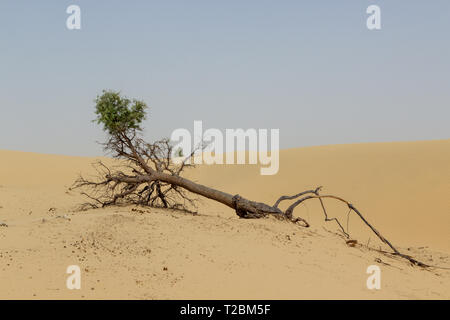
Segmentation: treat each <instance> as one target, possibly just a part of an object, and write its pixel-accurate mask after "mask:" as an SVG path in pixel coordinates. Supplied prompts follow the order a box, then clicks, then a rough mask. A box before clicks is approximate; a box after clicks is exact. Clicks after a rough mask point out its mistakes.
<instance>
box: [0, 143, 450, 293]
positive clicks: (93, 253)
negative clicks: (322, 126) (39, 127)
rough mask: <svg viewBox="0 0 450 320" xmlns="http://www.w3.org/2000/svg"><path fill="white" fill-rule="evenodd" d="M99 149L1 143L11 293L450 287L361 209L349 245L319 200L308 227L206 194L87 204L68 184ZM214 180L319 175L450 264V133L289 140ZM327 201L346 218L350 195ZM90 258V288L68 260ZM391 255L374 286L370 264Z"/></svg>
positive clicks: (213, 172)
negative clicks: (195, 203) (274, 163)
mask: <svg viewBox="0 0 450 320" xmlns="http://www.w3.org/2000/svg"><path fill="white" fill-rule="evenodd" d="M94 160H95V159H93V158H83V157H65V156H54V155H41V154H33V153H24V152H14V151H0V221H2V222H4V223H6V224H7V225H8V226H7V227H6V226H0V298H1V299H9V298H25V299H43V298H51V299H79V298H86V299H89V298H91V299H92V298H93V299H104V298H117V299H130V298H131V299H134V298H136V299H219V298H221V299H241V298H242V299H253V298H254V299H259V298H261V299H262V298H264V299H303V298H308V299H316V298H322V299H331V298H338V299H347V298H354V299H449V298H450V270H448V269H440V268H429V269H428V270H423V269H421V268H418V267H413V266H411V265H409V264H408V263H407V262H405V261H403V260H399V259H397V258H395V259H394V258H393V257H390V256H387V255H385V254H382V253H379V252H377V251H375V250H371V249H369V248H367V247H366V245H367V244H368V245H369V247H371V248H382V249H386V248H385V247H383V245H382V244H381V243H380V242H379V241H378V240H377V239H376V237H375V236H374V235H373V234H371V233H370V232H369V231H368V229H367V228H366V227H364V226H363V225H362V224H361V223H360V222H359V221H358V220H357V218H356V217H355V216H353V215H352V216H350V218H349V221H348V224H349V229H350V232H351V235H352V238H354V239H357V240H358V242H359V243H358V245H357V246H355V247H349V246H348V245H346V243H345V240H344V238H343V237H342V235H340V234H339V232H338V228H337V227H336V225H335V224H333V223H332V222H328V223H325V222H324V221H323V214H322V212H321V211H320V207H319V205H318V203H317V202H314V201H313V202H310V203H307V204H306V205H304V206H302V207H299V208H297V210H296V211H295V214H296V215H299V216H302V217H304V218H305V219H307V220H308V221H309V222H310V223H311V224H312V226H311V227H310V228H308V229H306V228H302V227H300V226H297V225H294V224H291V223H287V222H280V221H277V220H275V219H264V220H240V219H238V218H237V217H236V215H235V214H234V213H233V212H232V210H231V209H229V208H227V207H224V206H222V205H220V204H217V203H214V202H212V201H209V200H203V201H202V203H201V205H200V206H199V210H198V214H197V215H192V214H187V213H182V212H177V211H170V210H161V209H152V208H138V207H134V206H125V207H111V208H106V209H98V210H89V211H78V210H77V206H78V205H79V204H80V203H82V202H83V201H84V199H83V198H82V197H81V196H80V195H79V194H78V193H77V192H73V191H71V192H69V191H68V187H69V186H70V185H71V183H72V182H73V181H74V179H75V178H76V176H77V174H78V173H80V172H83V173H85V172H91V171H92V170H91V167H90V164H91V163H92V162H94ZM188 176H189V177H190V178H193V179H195V180H196V181H198V182H201V183H203V184H206V185H209V186H212V187H217V188H220V189H222V190H224V191H227V192H230V193H233V194H234V193H239V194H241V195H242V196H245V197H248V198H251V199H253V200H257V201H264V202H267V203H273V202H274V201H275V200H276V199H277V198H278V197H279V196H280V195H283V194H295V193H297V192H299V191H302V190H305V189H310V188H312V187H315V186H319V185H322V186H324V193H331V194H335V195H339V196H342V197H344V198H346V199H348V200H349V201H351V202H352V203H353V204H354V205H355V206H356V207H357V208H359V209H360V210H361V212H362V213H363V214H364V215H365V216H366V218H367V219H368V220H369V221H370V222H371V223H373V224H374V225H375V226H376V227H377V229H378V230H380V231H381V232H382V233H383V234H384V235H385V236H386V237H387V238H388V239H389V240H391V242H393V243H394V244H395V245H397V246H398V247H399V248H400V249H401V250H403V251H404V252H405V253H408V254H411V255H413V256H414V257H416V258H418V259H421V260H422V261H423V262H425V263H429V264H432V265H436V266H442V267H447V268H449V267H450V140H442V141H425V142H402V143H376V144H356V145H336V146H323V147H310V148H300V149H290V150H284V151H282V152H281V155H280V171H279V173H278V174H277V175H276V176H260V175H259V166H256V165H253V166H242V165H227V166H201V167H198V168H196V169H195V170H194V171H191V172H190V173H188ZM326 206H327V208H328V210H329V212H330V214H332V215H333V216H336V217H338V218H339V219H340V220H341V221H343V222H344V224H345V225H346V224H347V211H348V210H347V209H346V208H345V207H344V206H342V205H339V204H335V203H333V202H332V201H327V202H326ZM69 265H78V266H80V268H81V270H82V288H81V290H68V289H67V288H66V279H67V277H68V274H66V268H67V267H68V266H69ZM369 265H378V266H379V267H380V268H381V289H380V290H369V289H368V288H367V287H366V280H367V277H368V276H369V275H368V274H367V273H366V269H367V267H368V266H369Z"/></svg>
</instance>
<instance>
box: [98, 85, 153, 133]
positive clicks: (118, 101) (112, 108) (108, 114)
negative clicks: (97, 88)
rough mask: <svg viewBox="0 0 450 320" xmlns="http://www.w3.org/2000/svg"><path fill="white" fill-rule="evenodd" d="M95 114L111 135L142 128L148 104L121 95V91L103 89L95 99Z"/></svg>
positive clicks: (99, 122)
mask: <svg viewBox="0 0 450 320" xmlns="http://www.w3.org/2000/svg"><path fill="white" fill-rule="evenodd" d="M95 103H96V106H95V114H96V115H97V119H95V120H94V121H96V122H97V123H98V124H103V130H105V131H107V132H108V133H109V134H111V135H115V134H118V133H121V132H127V131H129V130H142V128H141V123H142V121H143V120H145V118H146V109H147V105H146V104H145V102H143V101H139V100H136V99H133V100H130V99H128V98H126V97H121V96H120V92H115V91H107V90H103V94H102V95H101V96H97V98H96V99H95Z"/></svg>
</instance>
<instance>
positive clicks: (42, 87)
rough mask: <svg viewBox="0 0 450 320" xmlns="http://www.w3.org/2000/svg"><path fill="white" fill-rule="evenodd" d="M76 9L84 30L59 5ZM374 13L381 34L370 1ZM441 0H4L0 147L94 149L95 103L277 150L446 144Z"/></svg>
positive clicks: (448, 7) (162, 129)
mask: <svg viewBox="0 0 450 320" xmlns="http://www.w3.org/2000/svg"><path fill="white" fill-rule="evenodd" d="M71 4H76V5H78V6H80V8H81V21H82V22H81V30H73V31H70V30H68V29H67V28H66V19H67V17H68V16H69V15H68V14H67V13H66V8H67V7H68V6H69V5H71ZM371 4H377V5H379V6H380V8H381V24H382V29H381V30H375V31H370V30H368V29H367V27H366V19H367V17H368V14H366V8H367V7H368V6H369V5H371ZM449 13H450V3H449V2H448V1H435V2H433V3H426V2H424V1H396V2H395V3H393V2H389V1H366V0H364V1H346V2H345V3H337V2H336V1H320V2H308V3H300V2H299V1H284V2H282V3H272V2H270V1H258V2H256V1H247V2H242V1H227V2H210V1H190V2H189V3H185V2H182V1H173V2H170V3H161V2H156V1H130V2H122V1H96V2H95V3H93V2H91V1H86V0H78V1H75V0H73V1H56V0H54V1H46V2H39V3H37V2H33V3H28V2H19V1H2V3H0V27H1V28H0V37H1V39H2V41H1V42H0V46H1V50H2V56H1V60H0V61H1V62H0V72H1V73H0V74H1V76H0V86H1V88H2V94H1V95H0V99H1V100H0V105H1V111H2V117H1V118H0V119H1V120H0V135H1V136H2V139H1V143H0V149H4V150H18V151H29V152H39V153H50V154H64V155H79V156H97V155H102V154H103V150H102V147H101V146H99V145H98V144H96V141H100V142H101V141H102V140H103V139H104V136H105V135H104V133H103V132H102V130H101V128H100V127H99V126H97V125H96V124H95V123H92V119H94V112H93V111H94V102H93V100H94V99H95V97H96V95H98V94H100V93H101V91H102V90H103V89H112V90H120V91H121V92H122V93H123V94H124V95H126V96H129V97H133V98H139V99H143V100H145V101H146V102H147V104H148V105H149V106H150V110H149V111H150V112H149V117H148V120H146V122H145V124H144V127H145V131H144V136H145V138H146V139H149V140H154V139H159V138H162V137H169V136H170V134H171V132H172V131H173V130H175V129H177V128H186V129H188V130H193V122H194V120H202V121H203V123H204V128H205V129H207V128H218V129H222V130H224V129H225V128H231V129H234V128H243V129H248V128H263V129H272V128H273V129H280V148H281V149H288V148H296V147H303V146H316V145H331V144H347V143H348V144H350V143H362V142H394V141H417V140H444V139H448V138H450V126H449V125H448V121H449V119H450V109H449V108H448V105H449V102H450V91H449V90H448V86H449V80H448V75H449V74H450V61H449V59H448V57H449V56H450V43H449V41H446V39H447V38H448V31H449V30H450V20H449V19H448V17H449Z"/></svg>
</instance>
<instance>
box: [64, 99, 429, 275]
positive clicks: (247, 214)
mask: <svg viewBox="0 0 450 320" xmlns="http://www.w3.org/2000/svg"><path fill="white" fill-rule="evenodd" d="M146 108H147V106H146V104H145V103H144V102H143V101H139V100H130V99H127V98H123V97H121V96H120V93H118V92H112V91H103V94H102V95H101V96H99V97H97V99H96V114H97V119H96V121H97V123H99V124H102V125H103V129H104V130H105V131H106V132H107V133H108V140H107V142H106V143H105V144H104V148H105V151H107V152H109V153H110V154H111V155H112V157H113V158H115V159H119V160H122V162H121V164H122V165H120V166H119V167H118V168H116V169H115V168H111V167H109V166H107V165H105V164H104V163H102V162H99V163H97V165H96V169H97V173H98V177H97V179H95V180H89V179H85V178H84V177H82V176H81V177H80V178H79V179H78V180H77V181H75V183H74V185H73V187H72V188H71V189H77V188H82V189H83V192H82V194H84V195H85V196H87V197H88V198H89V199H91V201H92V202H89V203H87V204H85V205H86V206H90V207H94V208H96V207H105V206H109V205H114V204H119V203H133V204H139V205H145V206H153V207H163V208H173V209H182V210H190V208H192V207H195V201H196V199H194V198H192V197H191V194H196V195H199V196H202V197H206V198H208V199H211V200H214V201H218V202H220V203H222V204H224V205H226V206H228V207H230V208H232V209H233V210H235V212H236V214H237V215H238V216H239V217H240V218H243V219H258V218H264V217H267V216H274V217H276V218H279V219H282V220H286V221H290V222H293V223H298V224H300V225H301V226H303V227H309V223H308V222H307V221H306V220H305V219H303V218H301V217H294V210H295V208H296V207H297V206H299V205H300V204H301V203H304V202H305V201H308V200H311V199H316V200H318V201H319V202H320V204H321V208H322V210H323V213H324V216H325V221H335V222H336V224H337V225H338V227H339V228H340V229H341V231H342V232H343V234H344V236H345V237H346V238H348V239H349V237H350V236H349V234H348V230H347V231H345V229H344V228H343V226H342V224H341V223H340V222H339V220H338V219H336V218H329V216H328V213H327V210H326V208H325V204H324V199H333V200H335V201H340V202H343V203H345V204H346V205H347V206H348V208H349V210H350V212H354V213H355V214H356V215H357V216H358V217H359V218H360V219H361V220H362V221H363V222H364V223H365V224H366V225H367V226H368V227H369V228H370V229H371V231H372V232H373V233H375V235H376V236H377V237H378V238H379V239H380V240H381V241H382V242H383V243H385V244H386V245H388V246H389V247H390V248H391V249H392V251H393V253H392V254H393V255H395V256H399V257H401V258H404V259H407V260H408V261H410V262H411V263H412V264H414V265H418V266H421V267H428V265H426V264H424V263H422V262H420V261H417V260H416V259H414V258H412V257H411V256H409V255H405V254H403V253H400V252H399V251H398V250H397V249H396V248H395V247H394V246H393V245H392V244H391V242H390V241H388V240H387V239H386V238H385V237H384V236H383V235H382V234H381V233H380V232H379V231H378V230H377V229H375V228H374V227H373V226H372V225H371V224H370V223H369V222H368V221H367V219H366V218H364V217H363V215H362V214H361V212H360V211H359V210H358V209H357V208H355V206H353V205H352V204H351V203H350V202H348V201H346V200H344V199H342V198H340V197H337V196H333V195H326V194H321V193H320V191H321V187H318V188H316V189H314V190H306V191H303V192H300V193H298V194H295V195H292V196H287V195H283V196H281V197H280V198H279V199H278V200H277V201H276V202H275V203H274V204H273V205H268V204H265V203H262V202H256V201H251V200H249V199H246V198H244V197H241V196H240V195H238V194H236V195H232V194H229V193H226V192H223V191H220V190H217V189H214V188H210V187H207V186H204V185H202V184H199V183H196V182H194V181H191V180H189V179H186V178H183V177H182V176H181V174H182V173H183V170H184V169H186V168H188V167H191V166H193V165H191V164H188V162H187V161H186V160H187V159H189V158H190V157H192V156H193V153H194V152H193V153H192V154H190V155H187V157H186V158H185V161H181V162H180V163H175V162H174V161H172V155H173V148H172V145H171V143H170V141H169V140H167V139H163V140H160V141H157V142H154V143H151V144H150V143H147V142H145V141H144V140H143V139H142V138H141V137H140V132H141V131H142V128H141V123H142V121H143V120H144V119H145V118H146ZM198 147H199V148H202V146H198ZM287 200H295V201H294V202H293V203H292V204H291V205H290V206H289V207H288V208H287V209H286V210H284V211H283V210H281V209H280V208H279V205H280V203H281V202H283V201H287ZM350 241H353V240H350Z"/></svg>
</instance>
